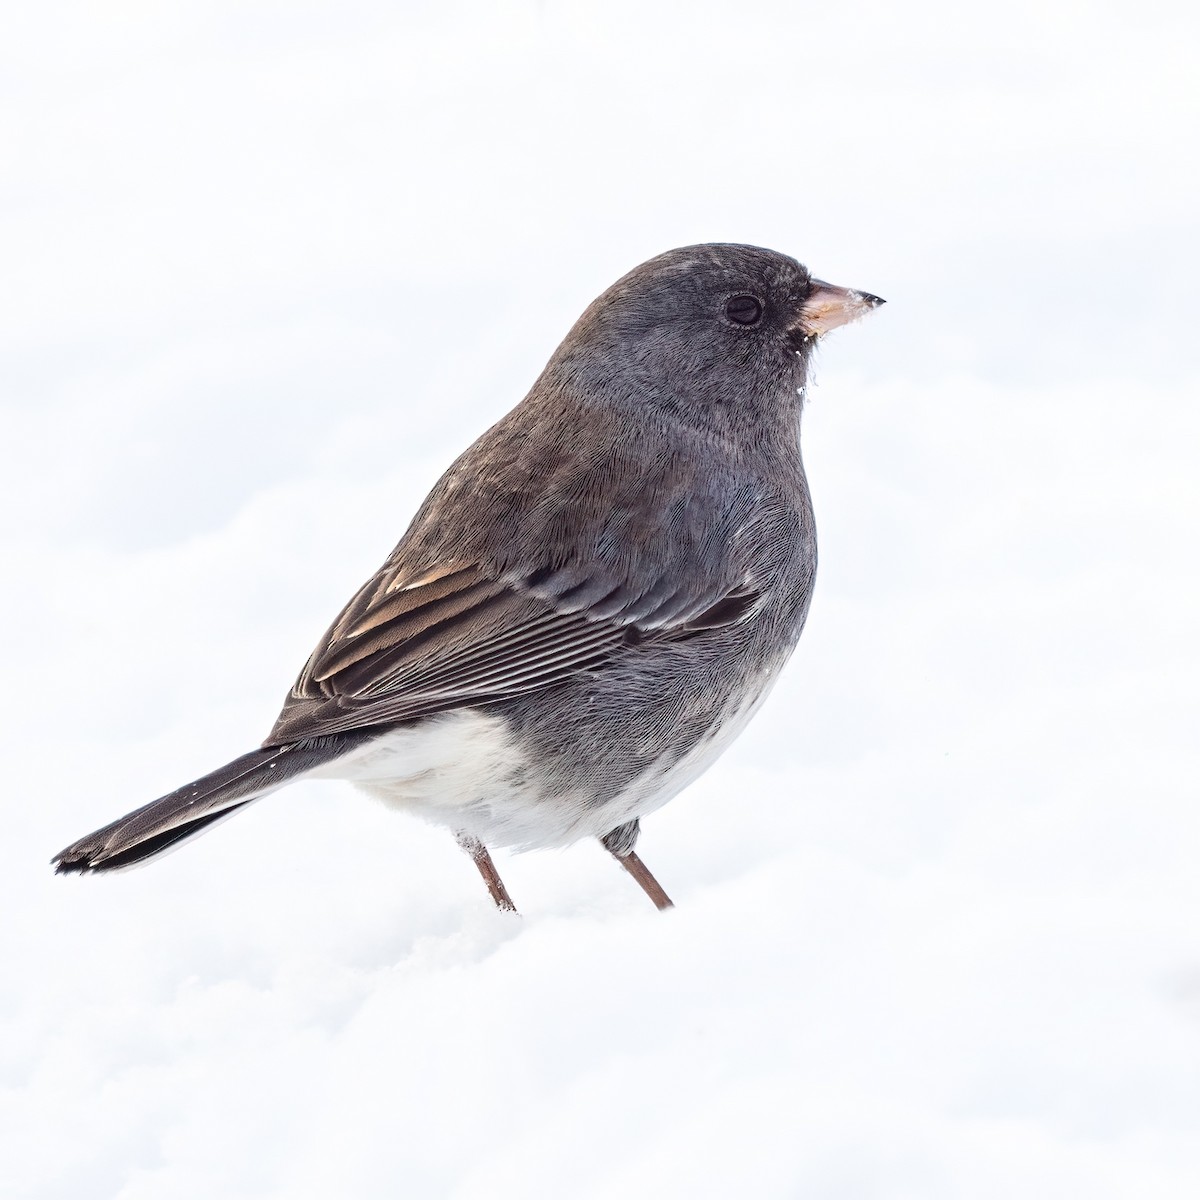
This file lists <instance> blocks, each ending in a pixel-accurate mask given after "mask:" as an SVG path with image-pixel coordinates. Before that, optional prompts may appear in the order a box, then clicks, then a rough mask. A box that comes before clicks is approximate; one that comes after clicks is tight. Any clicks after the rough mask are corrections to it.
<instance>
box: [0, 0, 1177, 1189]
mask: <svg viewBox="0 0 1200 1200" xmlns="http://www.w3.org/2000/svg"><path fill="white" fill-rule="evenodd" d="M5 27H6V32H5V34H4V37H3V39H2V40H0V121H2V142H0V145H2V155H3V159H2V169H0V184H2V187H3V195H2V200H0V239H2V244H0V261H2V266H0V274H2V279H3V284H2V287H0V305H2V311H0V338H2V339H3V355H2V364H0V369H2V378H0V389H2V391H0V398H2V401H3V426H2V429H3V436H2V438H0V454H2V456H3V458H2V460H0V470H2V476H3V479H2V483H3V488H4V495H3V503H2V513H0V519H2V520H3V523H4V530H3V538H4V541H3V546H4V561H5V564H6V570H5V572H4V575H5V583H4V587H3V594H2V597H0V604H2V605H3V628H4V630H5V633H6V636H5V639H4V651H3V653H4V667H5V669H4V678H5V687H4V689H3V693H2V703H3V720H2V723H0V727H2V729H3V737H4V742H5V750H4V769H3V793H2V794H3V801H2V802H3V806H4V807H3V813H4V826H5V838H4V871H3V873H2V874H0V912H2V914H3V916H2V927H0V1022H2V1027H3V1042H2V1044H0V1194H3V1195H4V1196H5V1197H39V1198H40V1197H72V1198H73V1200H74V1198H78V1197H88V1198H92V1197H104V1198H107V1197H119V1198H120V1200H164V1198H166V1200H175V1198H181V1197H189V1198H191V1197H195V1198H198V1200H199V1198H204V1200H211V1198H212V1197H217V1196H219V1197H222V1198H228V1200H239V1198H242V1197H278V1198H281V1200H291V1198H293V1197H296V1198H308V1197H312V1198H317V1197H321V1198H324V1197H351V1198H358V1197H395V1196H406V1197H454V1198H456V1200H468V1198H473V1197H514V1198H527V1197H543V1196H544V1197H572V1198H574V1197H610V1196H622V1197H653V1198H654V1200H663V1198H672V1197H685V1196H686V1197H689V1198H693V1197H727V1196H735V1195H736V1196H748V1197H755V1198H760V1197H764V1198H775V1197H821V1198H825V1197H830V1198H836V1200H858V1198H860V1197H864V1198H867V1197H869V1198H875V1197H886V1198H889V1200H890V1198H893V1197H895V1198H901V1197H904V1198H907V1197H914V1198H918V1197H919V1198H921V1200H940V1198H943V1197H944V1198H947V1200H959V1198H961V1197H971V1198H975V1197H983V1198H991V1197H995V1198H996V1200H1009V1198H1011V1197H1013V1196H1021V1197H1054V1198H1055V1200H1058V1198H1060V1197H1064V1196H1087V1197H1089V1198H1098V1200H1102V1198H1107V1197H1134V1196H1136V1197H1143V1196H1153V1197H1155V1198H1156V1200H1158V1198H1168V1197H1170V1198H1174V1197H1189V1198H1190V1197H1192V1196H1194V1195H1196V1194H1197V1187H1198V1186H1200V1184H1198V1182H1197V1181H1198V1179H1200V1133H1198V1130H1200V871H1198V870H1197V861H1198V859H1200V806H1197V804H1196V797H1197V783H1196V774H1197V771H1196V768H1197V761H1196V760H1197V754H1196V748H1195V745H1196V740H1197V735H1196V725H1197V704H1196V675H1197V668H1198V666H1200V662H1198V659H1200V653H1198V652H1200V635H1198V634H1197V631H1196V611H1197V594H1196V593H1197V587H1196V584H1197V579H1198V577H1200V569H1198V565H1197V544H1198V539H1197V534H1196V517H1197V508H1198V505H1197V501H1198V499H1200V487H1198V485H1197V479H1196V476H1197V472H1196V457H1197V449H1198V447H1200V415H1198V412H1197V382H1198V379H1200V370H1198V369H1197V365H1196V351H1195V346H1196V334H1195V330H1196V321H1197V315H1198V312H1197V309H1198V306H1197V302H1196V291H1197V286H1198V282H1200V249H1198V239H1197V228H1196V217H1195V209H1196V193H1197V183H1198V182H1200V171H1198V169H1197V161H1196V134H1195V130H1196V121H1197V116H1198V115H1200V114H1198V109H1200V100H1198V95H1200V91H1198V89H1197V87H1196V83H1195V61H1196V35H1197V32H1198V31H1200V30H1198V22H1197V19H1196V17H1195V16H1194V15H1193V10H1192V8H1191V6H1189V5H1185V4H1183V3H1173V4H1172V3H1166V2H1162V3H1158V2H1154V0H1151V2H1149V3H1146V2H1143V3H1139V4H1137V5H1132V6H1131V5H1128V4H1117V3H1103V2H1095V3H1089V4H1070V3H1063V2H1051V3H1047V2H1046V0H1036V2H1034V0H1028V2H1027V0H1016V2H1015V3H1009V4H1004V5H988V6H972V5H963V4H961V3H949V2H947V3H944V4H941V3H936V2H928V0H927V2H924V3H922V2H918V3H915V4H909V5H901V4H892V3H880V4H857V3H846V2H840V3H828V2H826V3H823V4H811V3H787V4H774V5H772V4H758V5H753V6H746V5H737V4H734V3H732V2H731V0H726V2H725V3H724V4H714V5H709V4H696V3H688V4H682V3H680V4H678V5H654V4H649V5H647V4H630V5H624V4H617V3H611V2H609V3H603V4H596V5H589V4H575V5H565V4H562V3H554V2H547V3H540V4H534V3H509V4H492V3H488V4H484V3H479V4H475V5H461V6H460V5H452V4H444V3H439V4H434V3H430V4H383V3H379V4H370V3H345V2H341V3H337V4H334V3H310V4H294V3H286V4H285V3H277V4H249V5H246V4H232V3H214V2H213V0H205V2H203V3H195V4H190V5H189V4H170V5H153V4H145V3H134V2H126V3H117V2H116V0H112V2H110V3H106V4H81V5H66V4H54V3H50V4H44V5H24V6H19V7H18V6H16V5H10V6H9V11H8V12H7V13H6V16H5ZM707 240H728V241H747V242H754V243H758V244H762V245H767V246H771V247H773V248H775V249H779V250H782V251H785V252H787V253H791V254H793V255H795V256H796V257H798V258H800V259H801V260H802V261H804V262H806V263H807V264H808V265H809V266H810V267H811V268H812V269H813V270H814V272H815V273H817V274H819V275H821V276H823V277H825V278H827V279H830V280H832V281H834V282H837V283H844V284H848V285H851V286H857V287H862V288H865V289H867V290H869V291H873V292H878V293H879V294H880V295H883V296H885V297H886V298H887V299H888V301H889V303H888V305H887V306H886V308H884V309H882V310H881V311H880V312H878V313H876V314H874V315H873V316H872V317H871V318H870V319H869V320H868V321H865V322H863V323H862V324H861V325H858V326H855V327H852V328H850V329H846V330H842V331H839V332H838V333H836V334H834V335H833V336H832V337H831V338H830V339H829V340H828V343H827V344H826V345H825V347H824V349H823V351H822V353H821V357H820V361H819V364H818V371H817V386H816V387H815V388H814V390H813V392H812V396H811V403H810V408H809V411H808V413H807V416H806V421H805V430H804V443H805V451H806V459H807V462H808V465H809V473H810V478H811V482H812V486H813V491H814V495H815V500H816V505H817V514H818V522H819V525H820V531H821V570H820V577H819V580H818V587H817V596H816V601H815V604H814V607H813V611H812V617H811V620H810V623H809V627H808V630H807V631H806V634H805V637H804V641H803V644H802V646H801V649H800V650H799V652H798V653H797V656H796V659H795V660H794V662H793V664H792V666H791V667H790V668H789V670H788V672H787V674H786V677H785V679H784V681H783V682H782V683H781V684H780V686H779V687H778V689H777V691H776V693H775V694H774V696H773V697H772V699H771V701H770V702H769V704H768V706H767V707H766V708H765V709H764V711H763V712H762V714H761V716H760V717H759V719H758V720H757V721H756V723H755V725H754V726H753V727H752V729H751V730H750V731H749V732H748V733H747V734H746V735H745V736H744V737H743V738H742V739H741V741H740V742H739V743H738V744H737V745H736V747H735V748H734V749H733V750H732V751H731V752H730V753H729V754H728V755H727V757H726V758H725V759H724V760H723V761H722V762H721V763H720V764H719V765H718V766H717V767H716V768H715V769H714V770H712V771H711V772H710V773H709V775H708V776H706V777H705V778H704V779H703V780H701V781H700V782H699V783H698V784H696V785H695V786H694V787H693V788H692V789H690V791H689V792H687V793H686V794H685V795H684V796H682V797H680V798H679V799H678V800H676V801H675V802H674V803H673V804H672V805H671V806H670V807H669V808H668V809H666V810H664V811H663V812H662V813H661V814H659V815H658V816H656V817H654V818H652V819H651V820H649V821H648V822H647V823H646V828H645V833H644V837H643V841H642V845H641V849H642V851H643V854H644V857H645V858H646V860H647V862H648V863H649V864H650V865H651V867H652V868H653V869H654V870H655V872H656V873H657V874H658V875H659V877H660V878H661V879H662V880H663V882H664V884H665V885H666V886H667V888H668V890H669V891H671V892H672V893H673V894H674V895H675V898H676V900H677V901H678V903H679V907H678V909H677V910H676V911H674V912H672V913H670V914H667V915H665V916H660V915H659V914H657V913H656V912H654V911H653V910H652V909H651V907H650V906H649V904H647V903H646V901H645V899H644V897H642V895H641V894H640V893H639V892H638V891H637V890H636V888H635V887H634V886H633V884H632V883H631V881H629V880H628V879H627V878H625V877H624V875H623V873H622V872H621V871H620V870H619V869H617V868H616V866H615V864H613V863H612V862H611V860H609V859H608V857H607V856H606V855H605V854H603V852H602V851H601V850H599V848H598V847H596V846H595V845H590V844H584V845H579V846H576V847H574V848H572V849H570V850H568V851H565V852H562V853H543V854H538V855H529V856H525V857H521V858H514V857H511V856H507V855H500V856H499V865H500V868H501V871H502V873H503V874H504V876H505V878H506V879H507V881H508V883H509V886H510V888H511V890H512V892H513V894H514V896H515V898H516V900H517V902H518V904H519V906H520V907H521V909H522V911H523V914H524V915H523V917H522V918H520V919H516V918H505V917H502V916H500V915H498V914H496V913H494V912H493V911H491V909H490V907H489V903H488V900H487V897H486V894H485V893H484V891H483V889H482V887H481V886H480V883H479V880H478V879H477V877H476V876H475V873H474V871H473V869H472V868H471V866H470V863H469V862H468V861H467V860H466V859H465V858H464V857H463V856H462V855H461V854H460V853H459V852H458V851H457V849H456V848H455V846H454V845H453V842H452V840H451V839H450V838H449V837H448V836H447V834H446V833H445V832H444V831H441V830H437V829H433V828H429V827H425V826H423V825H420V824H418V823H417V822H415V821H412V820H408V819H405V818H403V817H397V816H394V815H389V814H388V813H386V812H384V811H383V810H382V809H380V808H377V807H376V806H375V805H373V803H372V802H371V801H369V800H367V799H366V798H364V797H362V796H360V795H358V794H356V793H354V792H353V791H352V789H350V788H349V787H348V786H347V785H342V784H332V783H330V784H309V785H303V786H298V787H295V788H293V789H291V790H289V791H287V792H284V793H281V794H279V795H277V796H275V797H272V798H271V799H270V800H268V801H266V802H264V803H263V804H261V805H258V806H255V807H254V808H253V809H251V810H250V811H249V812H248V813H246V814H245V815H243V816H240V817H239V818H238V819H237V820H235V821H232V822H230V823H229V824H227V825H224V826H222V827H221V828H220V829H219V830H217V831H215V832H214V833H213V834H212V835H211V836H208V837H205V838H202V839H200V840H199V841H197V842H196V843H194V844H192V845H189V846H187V847H186V848H185V849H182V850H181V851H180V852H179V853H178V854H177V855H174V856H172V857H171V858H170V859H168V860H166V861H164V862H162V863H157V864H154V865H153V866H151V867H148V868H147V869H145V870H143V871H135V872H130V873H127V874H125V875H121V876H117V877H115V878H87V879H74V878H72V879H60V878H55V877H53V876H52V874H51V873H50V870H49V867H48V865H47V863H48V860H49V858H50V856H51V854H52V853H53V852H54V851H56V850H58V849H59V848H60V847H61V846H63V845H64V844H66V843H67V842H69V841H71V840H73V839H75V838H76V837H78V836H80V835H82V834H83V833H85V832H87V831H88V830H89V829H92V828H94V827H95V826H97V825H100V824H103V823H105V822H107V821H108V820H110V819H112V818H113V817H115V816H117V815H119V814H120V813H122V812H124V811H126V810H128V809H130V808H133V807H135V806H137V805H139V804H142V803H144V802H145V801H146V800H148V799H151V798H152V797H154V796H156V795H158V794H160V793H162V792H164V791H167V790H169V789H171V788H172V787H174V786H177V785H179V784H181V783H183V782H185V781H186V780H188V779H190V778H193V777H195V776H196V775H198V774H201V773H203V772H204V771H206V770H208V769H210V768H212V767H215V766H217V765H219V764H220V763H222V762H224V761H225V760H226V759H228V758H231V757H233V756H234V755H235V754H238V753H240V752H242V751H244V750H247V749H249V748H251V747H252V746H253V745H255V744H257V742H258V741H259V740H260V739H261V737H262V736H263V735H264V733H265V732H266V730H267V729H268V728H269V727H270V725H271V722H272V720H273V718H274V716H275V712H276V710H277V707H278V704H279V702H280V701H281V699H282V696H283V693H284V692H285V690H286V688H287V686H288V684H289V683H290V682H291V679H292V677H293V676H294V675H295V673H296V672H297V671H298V669H299V667H300V666H301V664H302V662H303V660H304V658H305V656H306V655H307V653H308V651H309V649H310V648H311V646H312V645H313V643H314V642H315V641H316V638H317V637H318V635H319V634H320V633H321V631H322V629H323V628H324V626H325V625H326V624H327V622H328V620H329V619H330V618H331V617H332V616H333V614H334V613H335V612H336V610H337V609H338V607H339V606H340V605H341V604H342V603H343V602H344V601H345V599H346V598H347V597H348V596H349V595H350V593H351V592H352V591H353V590H354V588H355V587H356V586H357V585H358V584H359V583H360V582H361V580H362V578H364V577H365V576H366V575H367V574H368V573H369V571H371V570H372V569H373V568H374V567H375V566H376V565H377V564H378V562H379V561H380V560H381V559H382V558H383V556H384V555H385V554H386V552H387V551H388V550H389V549H390V547H391V546H392V544H393V543H394V542H395V541H396V539H397V538H398V537H399V535H400V533H401V532H402V530H403V527H404V525H405V523H406V522H407V520H408V518H409V516H410V515H411V514H412V512H413V510H414V508H415V507H416V505H417V504H418V503H419V501H420V499H421V497H422V496H423V495H424V493H425V491H426V489H427V488H428V487H429V486H430V484H431V483H432V482H433V480H434V479H435V478H436V477H437V475H438V474H439V473H440V471H441V470H442V469H444V467H445V466H446V465H447V464H448V462H449V461H450V459H451V458H452V457H453V456H454V455H455V454H456V453H457V452H458V451H459V450H460V449H461V448H462V447H463V446H465V445H466V443H467V442H468V441H470V440H471V439H472V438H473V437H474V436H475V435H476V434H477V433H479V432H480V431H481V430H482V429H483V428H484V427H485V426H486V425H487V424H488V423H489V422H490V421H492V420H493V419H495V418H496V417H498V416H499V415H500V414H501V413H502V412H504V411H505V410H506V409H507V408H509V407H510V406H511V405H512V404H513V403H515V402H516V401H517V400H518V399H519V398H520V397H521V395H522V394H523V393H524V390H525V389H526V388H527V387H528V386H529V384H530V383H531V382H532V380H533V379H534V377H535V375H536V373H537V371H538V369H539V368H540V366H541V364H542V363H543V362H544V361H545V359H546V358H547V356H548V355H549V353H550V351H551V350H552V349H553V347H554V345H555V344H556V342H557V341H558V339H559V338H560V337H561V336H562V335H563V333H565V331H566V329H567V328H568V327H569V325H570V323H571V322H572V320H573V319H574V318H575V316H576V315H577V314H578V312H579V311H580V310H581V309H582V308H583V306H584V305H585V304H586V303H587V302H588V301H590V300H591V299H592V297H593V296H594V295H595V294H597V293H598V292H599V291H600V290H602V289H603V288H604V287H605V286H607V284H608V283H610V282H611V281H612V280H613V279H615V278H616V277H617V276H618V275H620V274H622V273H623V272H624V271H626V270H627V269H629V268H630V267H632V266H633V265H635V264H636V263H637V262H639V261H641V260H642V259H644V258H647V257H649V256H650V255H652V254H655V253H658V252H659V251H662V250H664V249H667V248H669V247H671V246H676V245H683V244H687V243H690V242H696V241H707Z"/></svg>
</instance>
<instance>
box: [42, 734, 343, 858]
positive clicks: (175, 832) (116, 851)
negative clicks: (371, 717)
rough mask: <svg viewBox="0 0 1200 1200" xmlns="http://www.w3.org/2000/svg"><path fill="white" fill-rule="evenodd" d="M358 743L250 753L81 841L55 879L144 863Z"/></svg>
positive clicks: (334, 740)
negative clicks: (77, 873)
mask: <svg viewBox="0 0 1200 1200" xmlns="http://www.w3.org/2000/svg"><path fill="white" fill-rule="evenodd" d="M359 740H361V739H356V738H353V737H326V738H313V739H312V740H311V741H305V742H297V743H295V744H294V745H290V746H269V747H267V748H265V749H263V750H251V751H250V753H249V754H243V755H242V756H241V758H235V759H234V760H233V762H231V763H226V764H225V766H223V767H221V768H220V769H219V770H217V771H213V773H212V774H211V775H205V776H204V778H203V779H197V780H196V781H195V783H189V784H187V785H186V786H184V787H181V788H179V790H178V791H174V792H171V793H170V794H169V795H167V796H163V797H161V799H158V800H152V801H151V802H150V803H149V804H147V805H144V806H143V807H142V808H138V809H135V810H134V811H133V812H131V813H127V814H126V815H125V816H123V817H121V819H120V820H118V821H114V822H113V823H112V824H111V825H105V827H104V828H103V829H97V830H96V832H95V833H89V834H88V835H87V837H85V838H80V839H79V841H77V842H76V843H75V844H74V845H71V846H68V847H67V848H66V849H65V850H63V851H61V852H60V853H58V854H56V855H55V856H54V858H53V859H52V862H53V863H54V866H55V870H56V871H57V873H58V874H60V875H65V874H69V873H70V872H72V871H80V872H84V871H113V870H116V869H118V868H120V867H129V866H132V865H133V864H134V863H140V862H144V861H146V860H147V859H150V858H153V857H154V856H155V855H157V854H161V853H162V852H163V851H164V850H168V849H170V848H171V847H172V846H174V845H175V844H176V843H177V842H181V841H183V840H184V838H190V837H192V836H193V835H194V834H197V833H200V832H202V831H203V830H205V829H207V828H208V827H209V826H210V825H214V824H215V823H216V822H218V821H221V820H224V818H225V817H228V816H231V815H232V814H233V813H235V812H236V811H237V810H238V809H239V808H244V807H245V806H246V805H247V804H250V803H251V802H252V801H254V800H257V799H259V798H260V797H262V796H265V795H266V794H267V793H268V792H273V791H274V790H275V789H276V788H277V787H280V786H281V785H282V784H285V783H287V782H288V781H289V780H292V779H295V778H296V776H297V775H303V774H304V773H305V772H306V771H310V770H312V769H313V768H314V767H319V766H320V765H321V764H322V763H327V762H331V761H332V760H333V759H335V758H340V757H341V756H342V755H343V754H345V753H346V751H347V750H350V749H353V747H354V746H355V745H356V744H357V743H358V741H359Z"/></svg>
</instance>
